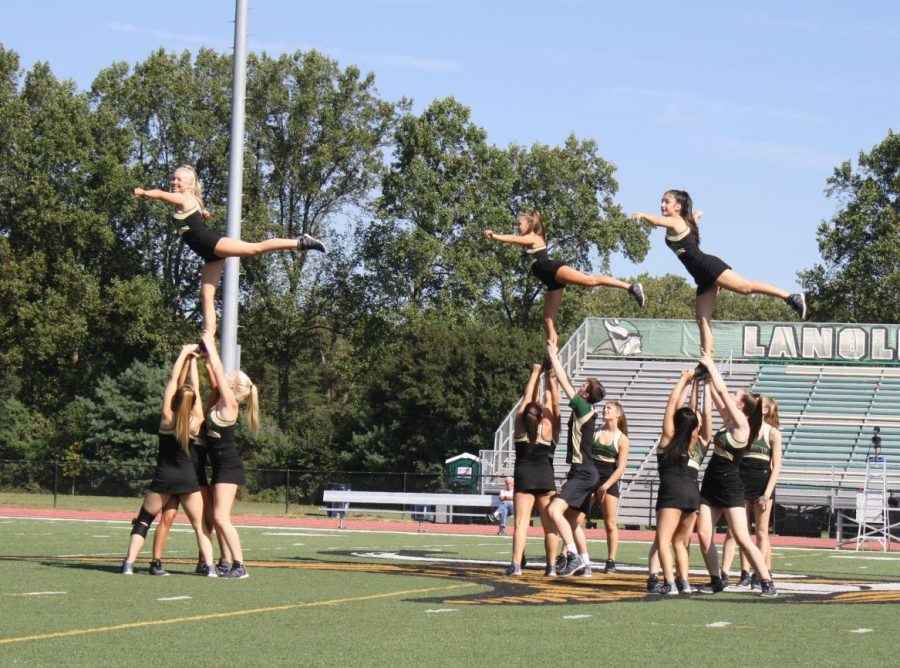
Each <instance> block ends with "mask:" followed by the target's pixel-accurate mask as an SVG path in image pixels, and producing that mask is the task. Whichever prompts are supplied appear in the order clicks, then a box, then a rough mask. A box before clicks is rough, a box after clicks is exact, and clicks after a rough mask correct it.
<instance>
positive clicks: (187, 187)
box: [134, 165, 325, 334]
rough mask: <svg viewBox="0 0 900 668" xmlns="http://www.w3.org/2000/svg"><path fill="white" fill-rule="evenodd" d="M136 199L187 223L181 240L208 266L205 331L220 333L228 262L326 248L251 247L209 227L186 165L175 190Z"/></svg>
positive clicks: (303, 244) (306, 244)
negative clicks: (163, 207)
mask: <svg viewBox="0 0 900 668" xmlns="http://www.w3.org/2000/svg"><path fill="white" fill-rule="evenodd" d="M134 196H135V197H148V198H150V199H156V200H162V201H163V202H165V203H166V204H172V205H174V206H175V214H174V216H175V220H176V221H178V222H180V223H183V224H184V226H183V227H182V228H181V230H180V233H181V238H182V239H183V240H184V242H185V243H186V244H187V245H188V247H189V248H190V249H191V250H192V251H194V253H196V254H197V255H198V256H199V257H200V259H202V260H203V262H204V263H205V264H204V265H203V272H202V273H201V275H200V282H201V287H200V302H201V305H202V310H203V330H204V331H207V332H209V333H210V334H215V331H216V304H215V302H216V288H217V287H218V285H219V280H220V279H221V278H222V271H223V270H224V269H225V262H224V261H223V260H224V259H225V258H229V257H254V256H256V255H261V254H262V253H270V252H272V251H280V250H302V251H305V250H318V251H324V250H325V245H324V244H323V243H322V242H321V241H319V240H318V239H315V238H313V237H311V236H309V235H308V234H304V235H303V236H301V237H300V238H298V239H266V240H265V241H257V242H255V243H251V242H248V241H242V240H241V239H232V238H231V237H226V236H223V235H221V234H219V233H218V232H213V231H212V230H210V229H209V228H207V227H206V220H207V219H208V218H209V212H208V211H207V210H206V209H205V208H204V205H203V199H202V198H201V196H200V181H199V179H198V178H197V172H196V171H195V170H194V168H193V167H191V166H190V165H182V166H181V167H179V168H178V169H176V170H175V173H174V174H173V175H172V183H171V190H155V189H154V190H144V189H143V188H135V189H134Z"/></svg>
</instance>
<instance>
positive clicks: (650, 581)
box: [647, 575, 659, 594]
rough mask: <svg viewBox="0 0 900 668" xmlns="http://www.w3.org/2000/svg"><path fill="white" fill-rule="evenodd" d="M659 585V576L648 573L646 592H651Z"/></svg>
mask: <svg viewBox="0 0 900 668" xmlns="http://www.w3.org/2000/svg"><path fill="white" fill-rule="evenodd" d="M658 586H659V578H658V577H656V576H655V575H650V576H648V577H647V592H648V593H650V594H652V593H653V592H654V591H656V588H657V587H658Z"/></svg>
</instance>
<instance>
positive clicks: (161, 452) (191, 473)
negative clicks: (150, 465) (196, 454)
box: [150, 428, 200, 494]
mask: <svg viewBox="0 0 900 668" xmlns="http://www.w3.org/2000/svg"><path fill="white" fill-rule="evenodd" d="M199 490H200V484H199V483H198V481H197V472H196V471H195V470H194V462H193V461H192V459H191V455H190V452H188V451H186V450H185V449H184V448H182V447H181V444H180V443H179V442H178V439H176V438H175V432H174V430H169V429H162V428H160V430H159V448H158V450H157V452H156V468H155V469H154V470H153V479H152V480H151V482H150V491H151V492H156V493H157V494H191V493H193V492H197V491H199Z"/></svg>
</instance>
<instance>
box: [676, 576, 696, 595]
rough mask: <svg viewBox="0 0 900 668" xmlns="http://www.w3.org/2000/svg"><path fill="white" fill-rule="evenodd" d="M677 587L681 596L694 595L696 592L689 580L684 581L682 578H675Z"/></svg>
mask: <svg viewBox="0 0 900 668" xmlns="http://www.w3.org/2000/svg"><path fill="white" fill-rule="evenodd" d="M675 587H677V588H678V593H679V594H693V593H694V590H693V589H691V583H690V582H688V581H687V580H682V579H680V578H675Z"/></svg>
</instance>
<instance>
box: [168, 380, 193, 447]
mask: <svg viewBox="0 0 900 668" xmlns="http://www.w3.org/2000/svg"><path fill="white" fill-rule="evenodd" d="M194 398H195V396H194V388H193V387H191V386H190V385H182V386H181V387H180V388H178V391H177V392H176V393H175V396H174V397H173V398H172V401H173V403H174V404H175V405H174V406H173V407H172V411H173V413H174V414H175V440H177V441H178V443H179V444H180V445H181V447H182V449H183V450H184V451H185V452H189V451H190V443H191V409H192V407H193V405H194Z"/></svg>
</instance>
